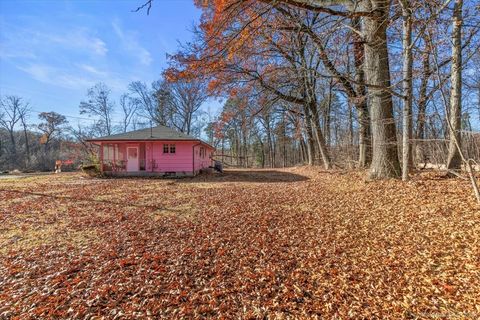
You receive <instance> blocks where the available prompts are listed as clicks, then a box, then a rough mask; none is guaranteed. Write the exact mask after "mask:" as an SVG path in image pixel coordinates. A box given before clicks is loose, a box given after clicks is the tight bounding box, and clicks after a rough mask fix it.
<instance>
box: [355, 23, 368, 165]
mask: <svg viewBox="0 0 480 320" xmlns="http://www.w3.org/2000/svg"><path fill="white" fill-rule="evenodd" d="M352 27H353V29H355V30H358V31H359V32H360V31H361V30H362V28H361V21H360V18H359V17H355V18H353V19H352ZM352 36H353V39H354V42H353V54H354V60H355V82H356V85H355V91H356V92H357V96H358V97H357V99H356V101H355V108H356V109H357V113H358V125H359V133H358V135H359V136H358V144H359V150H358V151H359V155H358V166H359V167H360V168H367V167H368V166H369V165H370V163H371V161H372V135H371V128H370V112H369V110H368V104H367V88H366V86H365V84H364V83H365V72H364V62H365V48H364V45H363V39H362V37H361V36H360V35H359V34H358V33H357V32H353V33H352Z"/></svg>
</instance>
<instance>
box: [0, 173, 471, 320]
mask: <svg viewBox="0 0 480 320" xmlns="http://www.w3.org/2000/svg"><path fill="white" fill-rule="evenodd" d="M432 175H434V174H432V173H429V174H426V175H418V176H415V177H414V179H413V180H412V181H411V182H409V183H402V182H401V181H393V180H392V181H379V182H365V181H364V180H363V179H362V173H361V172H350V173H348V174H337V173H335V172H333V173H331V172H328V173H326V172H318V170H315V169H306V168H295V169H290V170H283V171H282V170H279V171H274V172H272V171H256V172H248V171H237V172H233V173H227V174H226V175H224V176H215V177H205V176H201V177H197V178H194V179H181V180H174V181H171V180H170V181H169V180H155V179H107V180H98V179H83V178H81V177H80V176H79V175H69V174H66V175H58V176H53V177H51V176H50V177H48V178H47V177H44V178H40V177H36V178H35V179H32V180H26V179H24V180H22V181H6V182H0V188H1V189H2V191H0V199H1V200H2V202H1V204H0V218H1V221H0V223H1V228H2V230H3V231H2V233H0V241H1V243H2V251H1V252H0V255H1V257H2V259H1V261H0V288H1V289H0V317H5V318H10V317H12V318H13V317H16V316H17V317H21V318H22V319H28V318H32V319H34V318H38V317H41V318H51V317H58V318H68V317H70V318H84V317H91V316H104V317H107V318H122V317H127V318H135V317H137V318H152V319H154V318H159V317H168V318H204V317H207V318H208V317H212V318H222V317H223V318H246V319H248V318H251V319H256V318H263V317H270V318H279V319H282V318H339V319H343V318H383V319H387V318H391V319H398V318H405V317H411V318H428V317H430V316H429V315H438V314H443V315H447V316H446V317H457V318H462V317H466V316H465V315H479V316H480V310H478V308H477V307H478V306H479V305H480V289H479V288H480V241H479V240H480V238H479V236H478V235H479V234H480V209H479V208H478V207H477V206H476V204H475V203H474V201H473V198H470V197H469V194H468V192H469V189H468V184H467V183H465V182H464V181H458V180H454V179H449V180H436V179H433V178H432ZM32 230H33V231H32ZM39 232H40V233H42V232H43V233H46V234H47V235H48V236H45V237H40V238H38V239H36V241H35V242H28V239H30V238H32V236H33V237H34V235H36V234H38V233H39ZM13 235H16V236H17V238H15V240H14V241H13V239H12V237H13ZM78 235H88V236H81V237H80V236H78ZM25 242H28V245H26V244H25ZM22 243H23V244H22ZM432 317H433V316H432ZM466 318H468V317H466ZM471 318H475V317H471Z"/></svg>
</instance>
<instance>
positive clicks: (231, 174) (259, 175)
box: [177, 169, 309, 183]
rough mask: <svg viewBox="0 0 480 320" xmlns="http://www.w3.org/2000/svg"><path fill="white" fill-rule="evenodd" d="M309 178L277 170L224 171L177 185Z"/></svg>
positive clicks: (183, 181)
mask: <svg viewBox="0 0 480 320" xmlns="http://www.w3.org/2000/svg"><path fill="white" fill-rule="evenodd" d="M308 179H309V178H308V177H306V176H302V175H299V174H295V173H291V172H286V171H277V170H255V169H251V170H248V169H244V170H225V171H224V172H223V173H210V174H200V175H198V176H196V177H193V178H184V179H179V180H178V181H177V182H179V183H196V182H208V183H215V182H219V183H221V182H256V183H274V182H297V181H306V180H308Z"/></svg>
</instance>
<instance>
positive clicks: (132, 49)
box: [112, 19, 153, 66]
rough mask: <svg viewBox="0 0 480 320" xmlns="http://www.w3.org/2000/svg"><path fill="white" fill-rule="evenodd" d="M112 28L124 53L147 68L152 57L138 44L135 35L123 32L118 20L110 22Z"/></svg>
mask: <svg viewBox="0 0 480 320" xmlns="http://www.w3.org/2000/svg"><path fill="white" fill-rule="evenodd" d="M112 27H113V31H114V32H115V34H116V35H117V36H118V38H119V39H120V41H121V43H122V46H123V47H124V48H125V50H126V51H128V52H129V53H130V54H131V55H133V56H134V57H135V58H136V59H137V60H138V61H139V62H140V63H141V64H143V65H146V66H148V65H150V64H151V63H152V61H153V59H152V55H151V54H150V52H149V51H148V50H147V49H145V48H144V47H142V45H141V44H140V43H139V42H138V40H137V37H136V35H135V33H133V32H131V31H124V30H123V29H122V27H121V25H120V21H119V20H118V19H117V20H114V21H113V22H112Z"/></svg>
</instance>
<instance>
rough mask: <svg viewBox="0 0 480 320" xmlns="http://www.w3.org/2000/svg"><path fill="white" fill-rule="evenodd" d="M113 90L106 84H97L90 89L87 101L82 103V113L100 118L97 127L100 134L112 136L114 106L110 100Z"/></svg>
mask: <svg viewBox="0 0 480 320" xmlns="http://www.w3.org/2000/svg"><path fill="white" fill-rule="evenodd" d="M110 93H111V90H110V89H109V88H108V87H107V86H106V85H105V84H104V83H97V84H96V85H95V86H94V87H92V88H90V89H88V92H87V101H82V102H80V113H81V114H88V115H90V116H94V117H98V120H97V123H96V126H97V128H99V131H100V134H106V135H111V134H112V132H113V126H112V113H113V108H114V104H113V101H111V100H110Z"/></svg>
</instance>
